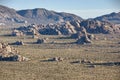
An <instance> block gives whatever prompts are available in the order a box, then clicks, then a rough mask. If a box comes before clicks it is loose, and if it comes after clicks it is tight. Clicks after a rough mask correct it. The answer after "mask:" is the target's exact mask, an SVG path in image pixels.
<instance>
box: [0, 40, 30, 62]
mask: <svg viewBox="0 0 120 80" xmlns="http://www.w3.org/2000/svg"><path fill="white" fill-rule="evenodd" d="M28 60H29V59H28V58H26V57H23V56H21V55H19V52H18V51H17V50H16V49H15V48H13V47H11V46H10V45H8V44H6V43H2V42H0V61H28Z"/></svg>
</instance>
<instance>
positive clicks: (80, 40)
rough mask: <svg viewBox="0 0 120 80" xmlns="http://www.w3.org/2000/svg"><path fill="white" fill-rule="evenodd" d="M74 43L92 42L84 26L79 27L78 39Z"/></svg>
mask: <svg viewBox="0 0 120 80" xmlns="http://www.w3.org/2000/svg"><path fill="white" fill-rule="evenodd" d="M89 35H90V34H89ZM76 43H77V44H85V43H92V41H91V40H90V38H89V37H88V33H87V32H86V29H85V28H84V27H81V32H80V34H79V35H78V40H77V41H76Z"/></svg>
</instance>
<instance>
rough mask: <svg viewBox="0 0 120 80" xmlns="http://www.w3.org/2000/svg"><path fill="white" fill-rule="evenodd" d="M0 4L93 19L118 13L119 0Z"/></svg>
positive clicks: (2, 0)
mask: <svg viewBox="0 0 120 80" xmlns="http://www.w3.org/2000/svg"><path fill="white" fill-rule="evenodd" d="M0 4H1V5H5V6H8V7H11V8H14V9H16V10H20V9H33V8H46V9H48V10H54V11H59V12H69V13H74V14H77V15H79V16H81V17H82V18H94V17H96V16H100V15H103V14H108V13H111V12H119V11H120V6H119V4H120V0H0Z"/></svg>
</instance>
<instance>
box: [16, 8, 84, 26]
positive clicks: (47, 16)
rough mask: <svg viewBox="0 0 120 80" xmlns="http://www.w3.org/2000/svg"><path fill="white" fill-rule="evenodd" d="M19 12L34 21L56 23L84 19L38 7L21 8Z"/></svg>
mask: <svg viewBox="0 0 120 80" xmlns="http://www.w3.org/2000/svg"><path fill="white" fill-rule="evenodd" d="M17 13H18V14H19V15H21V16H23V17H25V18H27V20H28V21H30V22H31V23H33V21H34V22H35V23H42V24H44V23H45V24H46V23H55V22H64V21H71V20H80V21H81V20H83V19H82V18H81V17H79V16H77V15H74V14H70V13H65V12H55V11H49V10H46V9H44V8H36V9H27V10H20V11H17Z"/></svg>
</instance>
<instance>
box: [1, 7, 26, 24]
mask: <svg viewBox="0 0 120 80" xmlns="http://www.w3.org/2000/svg"><path fill="white" fill-rule="evenodd" d="M23 19H24V18H23V17H22V16H20V15H19V14H17V13H16V11H15V10H14V9H11V8H8V7H5V6H2V5H0V22H4V23H5V22H18V21H21V20H23Z"/></svg>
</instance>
